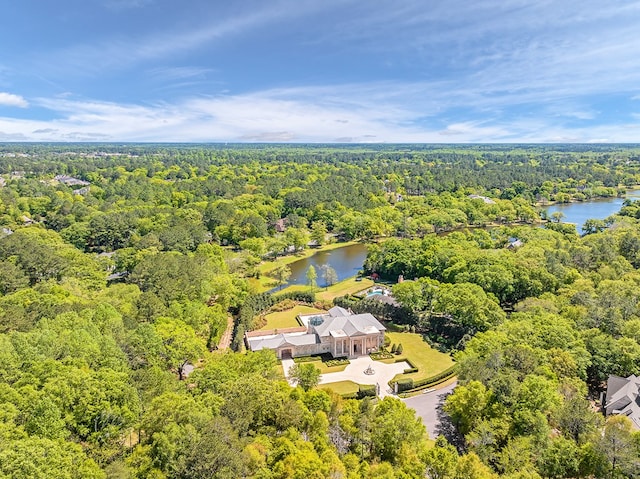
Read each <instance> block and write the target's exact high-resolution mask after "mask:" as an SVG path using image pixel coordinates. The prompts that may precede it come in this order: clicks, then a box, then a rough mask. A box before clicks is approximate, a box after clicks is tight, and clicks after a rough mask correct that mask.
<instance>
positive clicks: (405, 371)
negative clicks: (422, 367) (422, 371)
mask: <svg viewBox="0 0 640 479" xmlns="http://www.w3.org/2000/svg"><path fill="white" fill-rule="evenodd" d="M417 372H418V368H407V369H405V370H404V371H402V374H411V373H417Z"/></svg>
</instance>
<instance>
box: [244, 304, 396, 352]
mask: <svg viewBox="0 0 640 479" xmlns="http://www.w3.org/2000/svg"><path fill="white" fill-rule="evenodd" d="M300 320H301V322H302V324H304V325H305V326H301V327H299V328H287V329H284V330H273V331H252V332H249V333H247V334H246V335H245V340H246V343H247V347H248V348H249V349H250V350H251V351H259V350H261V349H273V350H274V351H276V354H277V355H278V358H280V359H288V358H293V357H297V356H309V355H312V354H323V353H330V354H331V355H332V356H333V357H345V356H346V357H356V356H362V355H365V354H369V353H370V352H373V351H378V350H379V349H380V348H381V347H382V346H383V345H384V332H385V331H386V328H385V327H384V326H383V325H382V324H381V323H380V321H378V320H377V319H376V318H375V317H374V316H373V315H372V314H369V313H364V314H353V313H352V312H350V311H347V310H346V309H344V308H340V307H339V306H334V307H333V308H331V309H330V310H329V311H328V312H327V313H325V314H315V315H306V316H300Z"/></svg>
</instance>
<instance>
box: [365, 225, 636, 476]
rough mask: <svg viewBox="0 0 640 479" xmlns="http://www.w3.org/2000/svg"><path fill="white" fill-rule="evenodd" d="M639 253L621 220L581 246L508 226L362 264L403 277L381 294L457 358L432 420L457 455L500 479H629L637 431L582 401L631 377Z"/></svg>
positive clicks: (418, 244)
mask: <svg viewBox="0 0 640 479" xmlns="http://www.w3.org/2000/svg"><path fill="white" fill-rule="evenodd" d="M509 237H511V238H512V239H514V238H518V239H519V240H520V241H521V245H519V246H518V247H513V248H507V246H508V245H509V244H510V243H509V242H508V240H507V239H508V238H509ZM639 245H640V228H639V226H638V224H637V223H636V222H635V221H633V222H630V220H628V219H626V218H625V217H622V216H620V217H618V219H617V221H615V222H614V223H613V226H611V228H610V229H608V230H605V231H602V232H599V233H593V234H589V235H587V236H584V237H582V238H580V237H578V236H577V235H576V234H575V232H570V233H568V234H562V233H559V232H556V231H552V230H546V229H542V228H527V227H518V228H498V229H493V230H490V231H488V232H487V231H481V232H479V231H475V232H470V233H452V234H450V235H447V236H446V237H429V238H427V239H424V240H421V241H418V240H413V241H410V240H389V241H386V242H384V243H382V244H381V245H378V246H373V247H372V250H371V254H370V256H369V258H368V260H367V265H368V267H369V268H371V269H375V270H377V271H380V272H381V273H383V274H388V275H390V276H395V275H397V274H400V273H402V274H407V273H408V274H409V277H414V276H415V277H416V279H415V280H409V281H404V282H403V283H401V284H397V285H396V286H394V287H393V293H394V297H395V298H396V299H397V300H398V301H399V302H400V304H401V305H402V307H404V308H407V309H410V310H411V311H412V313H413V315H414V317H415V318H416V319H415V325H416V326H417V327H418V328H419V329H421V330H422V331H424V332H425V333H426V334H427V335H429V336H430V337H431V338H432V339H434V340H436V341H440V343H441V344H445V345H447V346H448V347H449V348H453V349H458V352H457V353H456V355H455V357H456V360H457V363H458V368H459V369H458V371H459V380H460V384H461V385H460V386H458V388H457V389H456V390H455V391H454V393H453V394H452V396H451V397H449V398H448V399H447V401H446V405H445V410H446V411H447V412H448V413H449V414H450V415H451V418H452V420H453V423H454V424H455V426H456V428H457V431H458V432H459V433H460V435H461V437H462V443H461V447H463V448H464V449H465V450H466V451H470V452H473V453H475V454H477V455H478V457H480V459H481V460H482V462H483V463H484V464H485V465H487V466H489V467H491V468H492V470H493V471H495V472H496V473H499V474H500V475H501V476H502V477H584V478H587V477H637V476H636V474H637V472H638V470H640V469H638V465H639V463H638V458H639V457H640V442H638V441H639V439H640V435H639V433H638V432H634V429H633V428H632V424H631V422H630V421H629V420H628V418H626V417H615V416H613V417H610V418H607V419H606V421H605V418H604V417H603V416H602V414H601V413H600V412H599V411H598V410H597V409H596V408H595V407H594V405H593V401H596V400H598V399H599V396H600V393H601V392H602V391H603V390H604V388H605V386H606V380H607V378H608V377H609V375H612V374H613V375H618V376H623V377H627V376H629V375H632V374H635V375H638V374H640V335H639V334H638V333H639V332H640V292H639V291H640V289H639V288H638V286H639V285H640V273H639V272H638V269H637V267H638V252H639V251H640V249H639ZM503 309H506V313H505V311H504V310H503ZM523 474H524V476H523Z"/></svg>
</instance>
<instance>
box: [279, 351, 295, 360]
mask: <svg viewBox="0 0 640 479" xmlns="http://www.w3.org/2000/svg"><path fill="white" fill-rule="evenodd" d="M292 357H293V354H292V353H291V350H290V349H283V350H282V351H281V352H280V359H291V358H292Z"/></svg>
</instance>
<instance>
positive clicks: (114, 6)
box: [104, 0, 154, 11]
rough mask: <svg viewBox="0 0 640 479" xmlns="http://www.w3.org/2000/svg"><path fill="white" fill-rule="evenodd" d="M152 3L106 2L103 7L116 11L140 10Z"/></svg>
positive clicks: (134, 0) (135, 0) (132, 0)
mask: <svg viewBox="0 0 640 479" xmlns="http://www.w3.org/2000/svg"><path fill="white" fill-rule="evenodd" d="M152 3H154V0H107V1H106V2H105V3H104V5H105V6H106V7H107V8H109V9H111V10H116V11H121V10H130V9H132V8H141V7H145V6H147V5H151V4H152Z"/></svg>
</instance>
